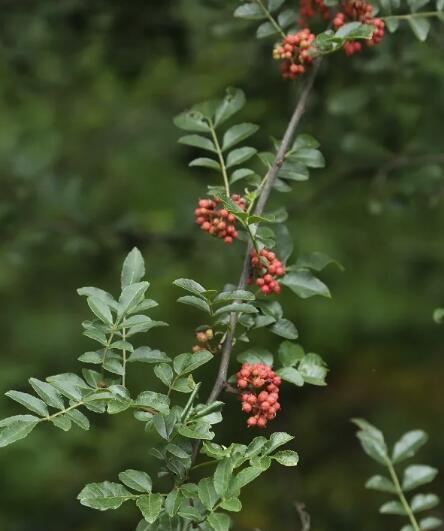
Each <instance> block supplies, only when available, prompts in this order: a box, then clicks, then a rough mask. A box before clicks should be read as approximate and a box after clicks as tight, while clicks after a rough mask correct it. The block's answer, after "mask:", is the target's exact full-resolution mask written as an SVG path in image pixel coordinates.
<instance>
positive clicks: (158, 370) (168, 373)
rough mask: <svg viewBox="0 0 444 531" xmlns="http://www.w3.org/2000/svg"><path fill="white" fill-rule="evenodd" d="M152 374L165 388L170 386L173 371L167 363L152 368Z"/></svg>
mask: <svg viewBox="0 0 444 531" xmlns="http://www.w3.org/2000/svg"><path fill="white" fill-rule="evenodd" d="M154 374H155V375H156V376H157V377H158V378H159V380H160V381H161V382H162V383H164V384H165V385H166V386H167V387H169V386H170V385H171V382H172V381H173V369H172V368H171V367H170V366H169V365H168V364H167V363H161V364H160V365H156V366H155V367H154Z"/></svg>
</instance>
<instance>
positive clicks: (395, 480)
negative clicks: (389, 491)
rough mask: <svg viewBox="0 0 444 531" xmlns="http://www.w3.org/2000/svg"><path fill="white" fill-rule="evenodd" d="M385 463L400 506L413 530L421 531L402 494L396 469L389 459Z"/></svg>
mask: <svg viewBox="0 0 444 531" xmlns="http://www.w3.org/2000/svg"><path fill="white" fill-rule="evenodd" d="M386 465H387V468H388V470H389V472H390V476H391V478H392V481H393V483H394V485H395V488H396V492H397V493H398V497H399V499H400V501H401V503H402V506H403V507H404V510H405V512H406V515H407V516H408V517H409V520H410V523H411V524H412V527H413V529H414V531H421V528H420V527H419V524H418V522H417V521H416V518H415V515H414V514H413V511H412V509H411V507H410V505H409V502H408V501H407V500H406V497H405V496H404V492H403V490H402V487H401V484H400V483H399V479H398V474H397V473H396V470H395V468H394V466H393V464H392V462H391V461H390V459H387V460H386Z"/></svg>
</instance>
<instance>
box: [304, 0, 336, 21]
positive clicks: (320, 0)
mask: <svg viewBox="0 0 444 531" xmlns="http://www.w3.org/2000/svg"><path fill="white" fill-rule="evenodd" d="M317 12H319V14H320V15H321V17H322V18H323V19H325V20H328V19H329V18H330V9H329V8H328V7H327V6H326V5H325V3H324V0H301V1H300V4H299V15H300V19H299V25H300V26H306V25H307V19H310V18H313V17H314V16H315V15H316V13H317Z"/></svg>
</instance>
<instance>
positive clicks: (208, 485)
mask: <svg viewBox="0 0 444 531" xmlns="http://www.w3.org/2000/svg"><path fill="white" fill-rule="evenodd" d="M198 488H199V490H198V493H199V499H200V501H201V502H202V504H203V506H204V507H205V509H208V510H209V511H211V509H213V507H214V506H215V505H216V503H217V500H218V499H219V496H218V494H217V492H216V490H215V488H214V485H213V480H212V479H211V478H203V479H201V480H200V481H199V483H198Z"/></svg>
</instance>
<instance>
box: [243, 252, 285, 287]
mask: <svg viewBox="0 0 444 531" xmlns="http://www.w3.org/2000/svg"><path fill="white" fill-rule="evenodd" d="M250 267H251V274H250V277H249V278H248V280H247V283H248V284H252V283H253V282H254V279H256V281H255V282H256V285H257V286H259V287H260V289H261V291H262V293H263V294H264V295H271V294H272V293H280V291H281V287H280V285H279V282H278V280H277V278H278V277H282V276H283V275H285V268H284V266H283V264H282V262H281V261H280V260H278V259H277V258H276V255H275V254H274V253H273V252H272V251H268V250H267V249H262V251H259V255H258V254H257V252H256V251H255V250H253V251H251V253H250Z"/></svg>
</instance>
